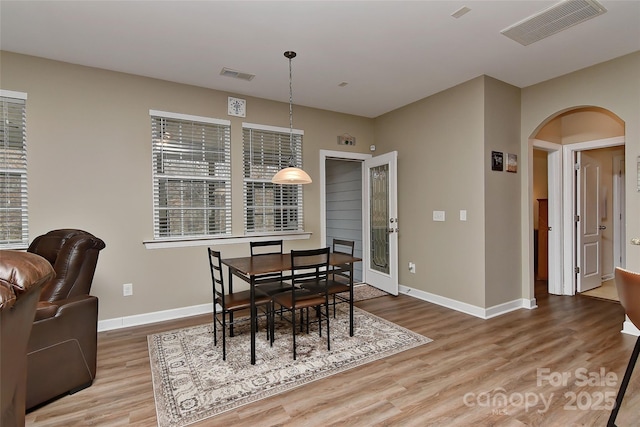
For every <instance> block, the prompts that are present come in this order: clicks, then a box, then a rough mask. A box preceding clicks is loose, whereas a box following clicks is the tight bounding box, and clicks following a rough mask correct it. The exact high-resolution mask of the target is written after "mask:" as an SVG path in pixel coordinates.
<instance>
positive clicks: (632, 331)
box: [621, 318, 640, 337]
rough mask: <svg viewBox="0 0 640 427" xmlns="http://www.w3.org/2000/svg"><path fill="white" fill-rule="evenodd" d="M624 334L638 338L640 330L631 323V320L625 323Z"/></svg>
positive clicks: (623, 325)
mask: <svg viewBox="0 0 640 427" xmlns="http://www.w3.org/2000/svg"><path fill="white" fill-rule="evenodd" d="M621 332H622V333H623V334H629V335H633V336H636V337H639V336H640V329H638V328H636V326H635V325H634V324H633V323H631V322H630V321H629V320H626V318H625V321H624V323H623V324H622V331H621Z"/></svg>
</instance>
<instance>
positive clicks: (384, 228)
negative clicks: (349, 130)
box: [363, 151, 399, 295]
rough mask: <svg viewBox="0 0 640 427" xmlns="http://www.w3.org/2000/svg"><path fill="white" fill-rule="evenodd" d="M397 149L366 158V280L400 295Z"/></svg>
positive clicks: (364, 260) (364, 272) (364, 261)
mask: <svg viewBox="0 0 640 427" xmlns="http://www.w3.org/2000/svg"><path fill="white" fill-rule="evenodd" d="M397 159H398V152H397V151H392V152H390V153H386V154H383V155H380V156H376V157H372V158H370V159H367V160H365V161H364V171H365V173H364V175H365V176H364V188H365V198H364V200H365V203H364V205H365V215H364V219H365V224H364V229H365V230H366V233H365V236H364V237H365V239H364V240H365V242H364V250H365V251H366V255H365V256H363V263H364V265H363V274H364V281H365V282H366V283H368V284H369V285H371V286H375V287H376V288H379V289H382V290H383V291H385V292H388V293H390V294H392V295H398V232H399V227H398V198H397V194H398V193H397Z"/></svg>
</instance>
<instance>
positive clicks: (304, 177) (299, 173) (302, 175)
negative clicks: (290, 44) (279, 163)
mask: <svg viewBox="0 0 640 427" xmlns="http://www.w3.org/2000/svg"><path fill="white" fill-rule="evenodd" d="M284 56H285V58H287V59H288V60H289V132H290V133H289V138H290V139H289V141H290V144H291V156H290V157H289V167H286V168H284V169H281V170H280V171H279V172H278V173H276V174H275V175H274V176H273V178H271V182H272V183H274V184H311V182H312V181H311V177H310V176H309V174H307V173H306V172H305V171H303V170H302V169H300V168H299V167H297V166H296V165H295V147H294V144H293V86H292V78H291V77H292V74H291V60H292V59H293V58H295V57H296V53H295V52H293V51H290V50H288V51H286V52H285V53H284Z"/></svg>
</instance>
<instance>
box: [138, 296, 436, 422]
mask: <svg viewBox="0 0 640 427" xmlns="http://www.w3.org/2000/svg"><path fill="white" fill-rule="evenodd" d="M348 310H349V308H348V305H347V304H339V305H338V309H337V313H336V315H337V317H336V319H333V318H331V321H330V329H331V351H327V340H326V335H325V334H326V331H324V328H323V336H322V338H320V337H319V336H318V332H317V323H315V326H314V325H310V328H311V329H310V331H309V334H306V333H302V334H298V335H297V338H296V343H297V353H298V357H297V360H296V361H294V360H293V354H292V343H291V324H290V323H288V322H286V321H284V320H278V321H277V322H276V325H277V326H276V328H277V329H276V334H275V337H276V339H275V342H274V345H273V347H270V346H269V343H268V340H267V339H266V332H265V325H264V324H263V323H261V324H260V329H259V331H258V334H257V335H256V359H257V360H256V364H255V365H253V366H252V365H251V364H250V363H249V351H250V340H249V336H250V332H249V323H248V322H243V323H241V324H238V325H236V331H235V332H236V335H235V336H234V337H232V338H228V339H227V360H226V361H223V360H222V342H220V341H218V345H217V346H214V345H213V330H212V326H211V324H205V325H200V326H195V327H190V328H185V329H179V330H175V331H170V332H164V333H159V334H154V335H149V336H148V343H149V359H150V361H151V372H152V378H153V389H154V395H155V401H156V412H157V416H158V425H159V426H160V427H181V426H186V425H189V424H192V423H195V422H197V421H201V420H204V419H206V418H209V417H213V416H215V415H217V414H220V413H222V412H225V411H229V410H232V409H235V408H237V407H239V406H241V405H246V404H248V403H251V402H255V401H257V400H260V399H264V398H266V397H269V396H273V395H275V394H278V393H282V392H284V391H287V390H291V389H293V388H295V387H300V386H302V385H305V384H308V383H310V382H312V381H315V380H319V379H322V378H326V377H328V376H330V375H333V374H336V373H338V372H342V371H346V370H348V369H352V368H355V367H356V366H360V365H363V364H365V363H369V362H372V361H374V360H377V359H381V358H384V357H387V356H391V355H393V354H396V353H399V352H402V351H405V350H408V349H410V348H413V347H416V346H419V345H422V344H426V343H429V342H431V339H429V338H427V337H424V336H422V335H419V334H416V333H414V332H412V331H410V330H408V329H405V328H402V327H400V326H398V325H396V324H394V323H391V322H388V321H386V320H384V319H381V318H379V317H377V316H374V315H373V314H371V313H367V312H366V311H364V310H360V309H358V308H354V327H355V330H354V336H353V337H349V313H348ZM323 326H325V325H323ZM218 338H220V335H218Z"/></svg>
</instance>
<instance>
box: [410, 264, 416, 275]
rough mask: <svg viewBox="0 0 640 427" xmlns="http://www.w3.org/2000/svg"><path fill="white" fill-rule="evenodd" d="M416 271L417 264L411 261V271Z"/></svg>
mask: <svg viewBox="0 0 640 427" xmlns="http://www.w3.org/2000/svg"><path fill="white" fill-rule="evenodd" d="M415 272H416V264H415V263H413V262H409V273H414V274H415Z"/></svg>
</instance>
